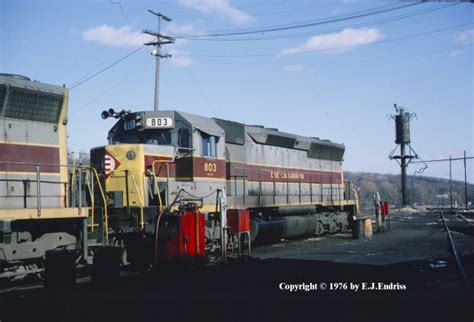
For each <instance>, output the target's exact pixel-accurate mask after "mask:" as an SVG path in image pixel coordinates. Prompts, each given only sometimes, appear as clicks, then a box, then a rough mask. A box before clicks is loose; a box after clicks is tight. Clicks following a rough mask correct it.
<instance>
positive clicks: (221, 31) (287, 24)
mask: <svg viewBox="0 0 474 322" xmlns="http://www.w3.org/2000/svg"><path fill="white" fill-rule="evenodd" d="M393 5H394V4H393V3H392V4H385V5H383V6H377V7H372V8H369V9H364V10H359V11H353V12H349V13H346V14H342V15H335V16H329V17H324V18H318V19H312V20H304V21H297V22H291V23H285V24H277V25H269V26H261V27H259V29H268V28H279V27H289V26H295V25H298V24H304V23H311V22H318V21H324V19H330V18H331V19H335V18H338V17H339V18H342V17H347V16H349V15H358V14H363V13H368V12H373V11H374V10H379V9H382V8H388V7H392V6H393ZM255 30H256V28H255V27H247V28H235V29H225V30H209V31H208V33H207V34H206V35H200V36H202V37H208V36H210V35H211V34H220V33H237V32H253V31H255ZM178 36H186V37H188V36H189V37H193V36H195V35H194V34H189V35H178Z"/></svg>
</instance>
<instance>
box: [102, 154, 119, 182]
mask: <svg viewBox="0 0 474 322" xmlns="http://www.w3.org/2000/svg"><path fill="white" fill-rule="evenodd" d="M119 167H120V162H119V161H118V160H117V159H116V158H114V156H113V155H111V154H110V153H109V152H107V151H106V152H105V154H104V172H105V178H108V177H109V176H110V175H111V174H112V172H114V171H115V170H116V169H118V168H119Z"/></svg>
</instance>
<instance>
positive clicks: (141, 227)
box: [130, 173, 145, 230]
mask: <svg viewBox="0 0 474 322" xmlns="http://www.w3.org/2000/svg"><path fill="white" fill-rule="evenodd" d="M130 175H131V176H132V181H133V185H134V186H135V189H136V190H137V195H138V199H140V203H141V207H140V229H142V230H143V228H145V220H144V214H143V207H145V201H144V200H143V198H142V196H141V194H140V191H139V190H138V185H137V182H136V181H135V176H134V175H133V173H130Z"/></svg>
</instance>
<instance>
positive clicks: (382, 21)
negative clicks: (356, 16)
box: [186, 2, 460, 42]
mask: <svg viewBox="0 0 474 322" xmlns="http://www.w3.org/2000/svg"><path fill="white" fill-rule="evenodd" d="M458 4H460V3H459V2H456V3H451V4H447V5H442V6H439V7H436V8H431V9H422V10H418V11H412V12H410V13H407V14H402V15H398V16H393V17H389V18H385V19H379V20H373V21H369V22H361V23H357V24H349V25H344V26H341V27H337V28H331V29H326V30H321V31H318V32H314V31H312V32H304V33H293V34H283V35H275V36H265V37H254V38H190V39H187V38H186V39H187V40H194V41H214V42H219V41H225V42H238V41H260V40H275V39H288V38H302V37H308V36H317V35H321V34H325V33H330V32H336V31H341V30H344V29H346V28H354V27H368V26H374V25H381V24H385V23H388V22H393V21H399V20H403V19H407V18H411V17H415V16H418V15H422V14H426V13H430V12H433V11H437V10H441V9H445V8H448V7H452V6H455V5H458Z"/></svg>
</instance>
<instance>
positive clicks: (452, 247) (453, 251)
mask: <svg viewBox="0 0 474 322" xmlns="http://www.w3.org/2000/svg"><path fill="white" fill-rule="evenodd" d="M439 214H440V216H441V220H442V221H443V225H444V229H445V230H446V233H447V239H448V246H449V248H450V250H451V255H452V256H453V257H454V260H455V261H456V265H457V266H458V269H459V271H460V273H461V275H462V278H463V280H464V283H465V284H466V286H467V287H468V288H469V287H470V283H469V279H468V277H467V275H466V271H465V270H464V267H463V266H462V263H461V260H460V259H459V256H458V253H457V251H456V246H455V245H454V240H453V237H452V236H451V230H450V229H449V226H448V224H447V223H446V219H445V217H444V213H443V211H442V210H439Z"/></svg>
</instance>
